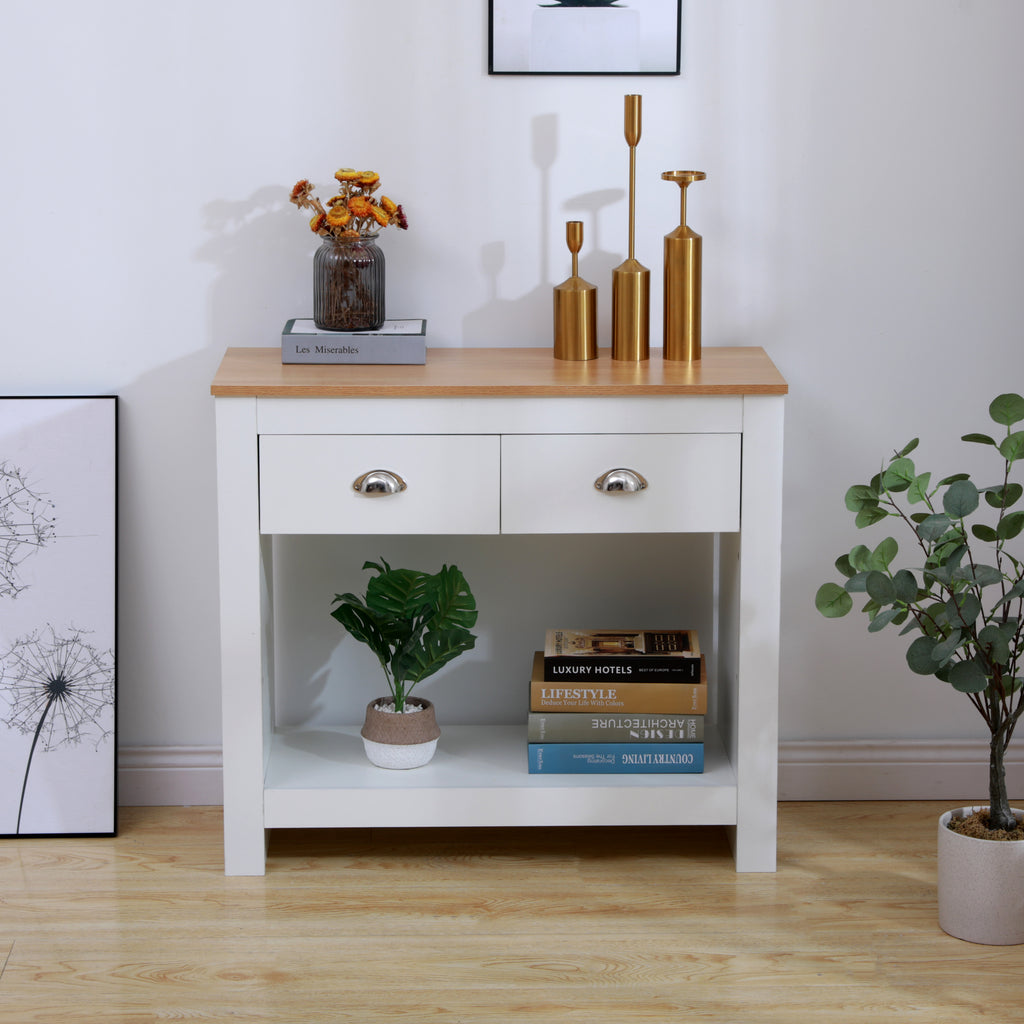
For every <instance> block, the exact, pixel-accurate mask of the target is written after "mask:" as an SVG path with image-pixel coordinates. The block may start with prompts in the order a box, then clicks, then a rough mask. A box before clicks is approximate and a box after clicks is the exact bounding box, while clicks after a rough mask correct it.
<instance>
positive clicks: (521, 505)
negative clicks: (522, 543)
mask: <svg viewBox="0 0 1024 1024" xmlns="http://www.w3.org/2000/svg"><path fill="white" fill-rule="evenodd" d="M619 468H625V469H631V470H633V471H634V472H636V473H639V474H640V475H641V476H643V477H644V478H645V479H646V480H647V483H648V487H647V489H646V490H643V491H639V492H636V493H632V494H625V493H619V494H605V493H602V492H601V491H598V490H597V489H596V488H595V487H594V481H595V480H597V478H598V477H600V476H601V475H602V474H603V473H605V472H607V471H608V470H610V469H619ZM739 519H740V435H739V434H592V435H589V436H588V435H582V434H579V435H568V434H559V435H550V434H549V435H540V434H532V435H525V434H524V435H517V436H505V437H503V438H502V442H501V528H502V532H503V533H705V532H722V533H730V532H734V531H736V530H738V529H739Z"/></svg>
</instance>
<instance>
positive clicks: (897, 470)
mask: <svg viewBox="0 0 1024 1024" xmlns="http://www.w3.org/2000/svg"><path fill="white" fill-rule="evenodd" d="M989 416H990V417H991V419H992V421H993V422H994V423H996V424H997V425H999V426H1002V427H1003V428H1005V431H1004V433H1003V434H1002V436H1000V437H992V436H990V435H989V434H986V433H972V434H965V435H964V436H963V440H964V441H967V442H970V443H972V444H979V445H983V446H985V447H986V448H990V449H991V450H992V454H994V455H995V456H996V457H997V458H996V470H995V473H994V476H995V482H994V483H992V484H989V485H987V486H981V487H979V486H978V485H977V484H975V483H974V482H973V481H972V480H971V477H970V475H969V474H968V473H957V474H954V475H952V476H947V477H945V478H944V479H942V480H939V481H938V482H934V483H933V482H932V479H931V474H930V473H927V472H921V471H919V470H918V468H917V467H916V466H915V464H914V462H913V460H912V459H911V458H910V454H911V452H913V451H914V449H916V448H917V445H918V440H917V439H916V438H915V439H914V440H913V441H911V442H910V443H909V444H907V445H905V446H904V447H903V448H901V449H900V450H899V451H896V452H895V453H894V454H893V455H892V457H891V458H890V459H889V460H888V462H887V463H886V464H885V465H884V466H883V468H882V469H881V471H880V472H879V473H877V474H876V475H875V476H874V477H873V478H872V479H871V480H870V481H869V482H868V483H866V484H856V485H854V486H853V487H851V488H850V489H849V490H848V491H847V492H846V507H847V509H848V510H849V511H850V512H851V513H852V514H853V516H854V517H855V518H854V521H855V523H856V525H857V527H860V528H864V527H870V526H874V525H876V524H880V523H893V522H894V521H895V523H896V525H898V526H899V528H900V530H901V531H902V535H904V536H906V537H908V538H909V540H910V542H911V550H910V553H909V554H908V555H907V556H906V559H905V560H904V558H901V557H900V548H899V544H898V542H897V540H896V539H895V538H894V537H892V536H886V537H885V538H884V539H883V540H882V541H880V542H879V543H878V544H876V545H874V546H868V545H866V544H857V545H856V546H854V547H853V548H852V549H851V550H850V551H849V552H847V553H844V554H842V555H840V556H839V558H838V559H837V560H836V563H835V565H836V568H837V569H838V570H839V572H840V574H841V576H842V577H844V578H845V579H844V581H843V582H842V583H835V582H831V583H825V584H823V585H822V586H821V587H820V588H819V589H818V592H817V595H816V600H815V603H816V605H817V608H818V610H819V611H820V612H821V613H822V614H823V615H825V616H826V617H828V618H839V617H841V616H844V615H846V614H847V613H849V612H850V611H851V609H852V608H853V603H854V598H853V596H852V595H855V594H864V595H866V599H867V600H866V603H865V604H864V606H863V607H862V609H861V610H862V611H863V612H865V613H866V615H867V617H868V632H870V633H877V632H880V631H881V630H883V629H885V628H887V627H889V626H892V627H902V629H901V634H905V635H908V636H910V637H912V639H911V641H910V643H909V646H908V647H907V652H906V659H907V664H908V666H909V667H910V669H911V670H912V671H913V672H916V673H919V674H921V675H931V676H935V677H937V678H938V679H939V680H941V681H942V682H944V683H946V684H948V685H950V686H952V687H953V689H954V690H956V691H957V692H959V693H962V694H963V695H964V697H965V699H966V701H967V702H968V703H969V704H970V705H971V706H972V707H973V708H974V710H975V712H976V713H977V714H979V715H980V716H981V718H982V719H983V720H984V722H985V724H986V726H987V727H988V733H989V794H988V805H987V806H980V807H966V808H959V809H957V810H953V811H948V812H946V813H945V814H943V815H942V816H941V818H940V820H939V872H938V874H939V924H940V925H941V926H942V928H943V929H944V930H945V931H947V932H949V933H950V934H952V935H955V936H957V937H959V938H963V939H969V940H971V941H974V942H987V943H998V944H1008V943H1019V942H1024V827H1022V825H1024V816H1022V812H1021V811H1020V810H1016V809H1014V808H1012V807H1011V806H1010V801H1009V798H1008V794H1007V787H1006V767H1005V758H1006V750H1007V747H1008V746H1009V743H1010V741H1011V739H1012V738H1013V734H1014V730H1015V729H1016V726H1017V723H1018V721H1019V720H1020V718H1021V715H1022V713H1024V679H1022V676H1024V639H1022V637H1024V561H1022V559H1024V551H1021V550H1020V535H1021V532H1022V531H1024V506H1022V504H1021V498H1022V496H1024V487H1022V486H1021V484H1020V483H1019V482H1017V481H1014V480H1011V474H1012V472H1013V470H1014V469H1015V464H1016V463H1018V462H1020V461H1021V460H1024V430H1015V429H1014V427H1015V425H1016V424H1018V423H1020V422H1021V421H1024V398H1022V397H1021V396H1020V395H1017V394H1004V395H999V396H998V397H997V398H996V399H995V400H994V401H993V402H992V403H991V405H990V406H989ZM904 561H905V564H904Z"/></svg>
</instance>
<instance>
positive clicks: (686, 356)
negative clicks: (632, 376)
mask: <svg viewBox="0 0 1024 1024" xmlns="http://www.w3.org/2000/svg"><path fill="white" fill-rule="evenodd" d="M661 176H662V178H664V179H665V181H674V182H675V183H676V184H677V185H678V186H679V195H680V200H679V204H680V205H679V227H677V228H676V229H675V231H671V232H669V234H667V235H666V236H665V296H664V301H665V342H664V344H665V352H664V355H665V358H666V359H674V360H680V361H683V362H688V363H689V362H696V361H697V360H698V359H700V289H701V281H700V275H701V237H700V235H698V234H697V232H696V231H691V230H690V228H689V227H687V225H686V186H687V185H691V184H692V183H693V182H695V181H703V180H704V179H705V178H706V177H707V175H706V174H705V173H704V172H703V171H665V172H663V173H662V175H661Z"/></svg>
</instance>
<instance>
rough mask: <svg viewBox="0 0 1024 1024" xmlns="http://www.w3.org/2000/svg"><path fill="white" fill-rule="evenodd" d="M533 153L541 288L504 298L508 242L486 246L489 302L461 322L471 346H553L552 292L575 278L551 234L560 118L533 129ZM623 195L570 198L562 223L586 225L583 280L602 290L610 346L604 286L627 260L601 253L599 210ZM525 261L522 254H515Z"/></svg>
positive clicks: (601, 314)
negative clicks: (552, 251)
mask: <svg viewBox="0 0 1024 1024" xmlns="http://www.w3.org/2000/svg"><path fill="white" fill-rule="evenodd" d="M530 152H531V155H532V159H533V164H534V166H535V167H536V168H537V178H538V181H537V186H536V194H537V195H538V196H539V197H540V198H539V200H538V202H537V213H538V218H537V236H536V237H537V244H536V246H535V248H534V249H533V253H535V254H536V263H537V275H536V276H537V284H536V286H535V287H533V288H531V289H529V291H527V292H525V293H523V294H522V295H520V296H519V297H518V298H513V299H510V298H503V297H502V295H501V278H502V274H503V273H504V272H505V271H506V268H507V266H508V262H509V256H510V254H509V252H508V250H507V247H506V244H505V242H504V241H495V242H488V243H486V244H485V245H483V246H481V249H480V268H481V270H482V271H483V274H484V276H485V277H486V279H487V281H488V287H487V295H488V298H487V301H486V302H485V303H484V304H483V305H482V306H480V307H478V308H477V309H475V310H473V311H472V312H470V313H467V314H466V316H465V317H464V318H463V321H462V326H463V337H464V339H465V341H466V344H467V345H471V346H472V345H480V344H484V343H485V342H489V343H491V344H494V345H503V346H522V347H530V346H534V347H542V346H546V345H550V344H551V343H552V333H553V316H554V313H553V309H554V295H553V292H552V289H553V288H554V286H555V285H556V284H558V283H559V282H560V281H563V280H565V278H567V277H568V276H569V274H570V272H571V257H570V255H569V250H568V248H567V247H566V246H565V244H564V238H565V233H564V230H559V231H554V232H553V231H552V222H553V221H557V220H559V218H558V217H556V216H555V215H554V214H553V213H552V208H551V207H552V201H551V170H552V168H553V167H554V166H555V163H556V161H557V159H558V115H557V114H541V115H539V116H537V117H535V118H534V119H533V121H532V123H531V145H530ZM625 194H626V192H625V189H621V188H610V189H601V190H598V191H593V192H586V193H582V194H580V195H577V196H572V197H570V198H568V199H566V200H565V201H564V203H563V204H562V210H563V211H564V215H563V216H562V217H561V221H562V223H563V224H564V221H567V220H582V221H583V238H584V243H583V252H582V253H581V255H580V274H581V275H582V276H583V277H585V278H587V280H589V281H591V282H593V283H594V284H597V285H598V334H599V338H601V339H604V340H603V341H602V344H605V345H607V344H610V338H611V291H610V286H606V287H604V288H602V287H601V283H602V282H605V281H609V282H610V280H611V272H612V268H614V267H615V266H616V265H617V264H618V263H620V262H621V261H622V259H623V255H622V254H616V253H612V252H603V251H602V250H601V248H600V240H599V237H598V219H599V217H600V213H601V210H602V209H604V207H606V206H610V205H612V204H613V203H617V202H620V201H621V200H622V198H623V197H624V196H625ZM551 238H555V239H556V243H555V245H556V247H555V253H556V257H555V260H554V265H552V260H551V259H550V252H551V249H550V244H549V240H550V239H551ZM512 258H513V259H522V258H523V254H521V253H516V254H512Z"/></svg>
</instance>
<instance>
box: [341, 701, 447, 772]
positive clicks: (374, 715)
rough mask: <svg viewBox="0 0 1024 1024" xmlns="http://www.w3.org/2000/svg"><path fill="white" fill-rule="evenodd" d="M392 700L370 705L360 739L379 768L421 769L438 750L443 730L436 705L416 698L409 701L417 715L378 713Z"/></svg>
mask: <svg viewBox="0 0 1024 1024" xmlns="http://www.w3.org/2000/svg"><path fill="white" fill-rule="evenodd" d="M385 700H390V698H378V699H377V700H371V701H370V703H369V704H367V705H366V719H365V721H364V722H363V728H362V730H361V732H360V735H361V736H362V737H363V749H364V750H365V752H366V756H367V758H368V759H369V761H370V763H371V764H375V765H376V766H377V767H378V768H399V769H404V768H420V767H422V766H423V765H425V764H427V763H428V762H429V761H430V759H431V758H432V757H433V756H434V752H435V751H436V750H437V738H438V737H439V736H440V735H441V730H440V728H439V727H438V725H437V718H436V716H435V714H434V705H433V704H431V703H430V701H429V700H423V699H421V698H419V697H414V698H412V699H411V700H407V701H406V708H407V709H408V708H409V707H413V706H415V707H416V708H417V710H416V711H411V712H410V711H408V710H406V712H405V713H403V714H396V713H395V712H392V711H381V710H378V708H377V705H378V704H381V703H383V702H384V701H385Z"/></svg>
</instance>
